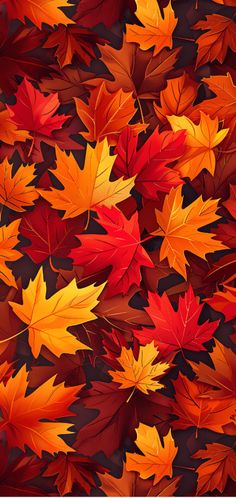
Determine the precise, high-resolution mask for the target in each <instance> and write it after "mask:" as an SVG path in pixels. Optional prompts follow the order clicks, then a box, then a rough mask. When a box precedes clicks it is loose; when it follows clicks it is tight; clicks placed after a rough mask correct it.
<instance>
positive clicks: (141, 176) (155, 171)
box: [114, 127, 185, 200]
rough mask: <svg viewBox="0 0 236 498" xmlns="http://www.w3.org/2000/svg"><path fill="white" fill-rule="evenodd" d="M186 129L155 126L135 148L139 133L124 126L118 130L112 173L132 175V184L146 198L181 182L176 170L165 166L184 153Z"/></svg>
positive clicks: (153, 197) (128, 176)
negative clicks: (165, 128)
mask: <svg viewBox="0 0 236 498" xmlns="http://www.w3.org/2000/svg"><path fill="white" fill-rule="evenodd" d="M184 142H185V133H184V132H181V131H180V132H178V133H173V132H170V131H164V132H162V133H159V130H158V128H156V130H154V132H153V133H152V135H150V137H149V138H148V139H147V141H146V142H145V143H144V144H143V146H142V147H140V148H139V149H138V150H137V146H138V137H137V135H135V133H134V132H133V130H132V128H130V127H126V128H125V129H124V130H123V132H122V133H121V134H120V137H119V140H118V144H117V147H116V149H115V153H116V154H117V158H116V161H115V164H114V173H115V174H116V175H118V176H124V177H125V178H130V177H132V176H135V187H136V189H137V190H138V191H139V192H140V193H141V194H142V195H144V197H146V198H147V199H154V200H155V199H156V198H157V194H158V192H169V191H170V189H171V187H177V185H180V184H181V183H182V180H181V179H180V176H179V174H178V172H177V171H175V170H173V169H171V168H167V167H166V166H167V165H169V164H170V163H172V162H173V161H175V160H176V159H178V158H179V157H181V156H182V155H183V154H184V151H185V147H184Z"/></svg>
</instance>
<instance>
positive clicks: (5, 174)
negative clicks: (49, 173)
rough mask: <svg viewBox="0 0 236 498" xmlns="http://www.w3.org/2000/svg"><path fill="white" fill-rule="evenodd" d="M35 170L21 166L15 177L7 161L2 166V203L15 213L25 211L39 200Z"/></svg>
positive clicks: (0, 178)
mask: <svg viewBox="0 0 236 498" xmlns="http://www.w3.org/2000/svg"><path fill="white" fill-rule="evenodd" d="M34 175H35V170H34V165H32V166H20V167H19V168H18V170H17V171H16V173H15V174H14V176H13V166H11V165H10V164H9V162H8V161H7V160H4V161H3V163H2V164H0V203H1V204H2V205H3V206H7V207H8V208H10V209H12V210H13V211H18V212H21V211H24V210H25V208H26V206H31V205H32V204H33V202H34V201H35V200H36V199H37V198H38V192H37V190H36V188H35V187H34V186H29V183H31V182H32V181H33V180H34Z"/></svg>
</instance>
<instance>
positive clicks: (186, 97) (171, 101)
mask: <svg viewBox="0 0 236 498" xmlns="http://www.w3.org/2000/svg"><path fill="white" fill-rule="evenodd" d="M197 86H198V85H197V83H196V82H195V81H193V80H191V79H190V77H189V76H188V74H186V73H184V74H183V75H182V76H179V77H178V78H173V79H171V80H168V81H167V87H166V88H165V89H164V90H162V91H161V92H160V105H159V106H158V105H157V104H156V103H154V110H155V113H156V115H157V117H158V118H159V119H160V121H161V122H162V123H165V122H166V121H167V116H171V115H173V114H174V115H175V116H182V115H183V114H184V115H185V116H188V115H189V114H190V113H191V110H192V104H193V102H194V100H195V99H196V97H197Z"/></svg>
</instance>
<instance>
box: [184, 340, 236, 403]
mask: <svg viewBox="0 0 236 498" xmlns="http://www.w3.org/2000/svg"><path fill="white" fill-rule="evenodd" d="M215 343H216V344H215V347H214V349H213V352H212V353H210V357H211V361H212V362H213V365H214V370H213V369H212V368H210V367H209V366H208V365H205V364H204V363H200V364H199V365H198V364H197V363H193V362H191V366H192V368H193V370H194V372H195V374H196V375H197V377H198V380H199V381H200V382H204V383H205V384H207V385H208V390H207V392H206V393H205V395H204V396H205V397H206V396H207V397H208V398H212V399H213V398H217V399H218V398H222V399H224V398H232V399H233V398H234V399H236V387H235V374H236V365H235V354H234V353H233V351H232V350H231V349H229V348H226V347H225V346H224V345H223V344H221V343H220V342H219V341H217V339H215Z"/></svg>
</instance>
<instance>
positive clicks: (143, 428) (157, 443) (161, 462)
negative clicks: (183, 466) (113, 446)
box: [126, 423, 178, 485]
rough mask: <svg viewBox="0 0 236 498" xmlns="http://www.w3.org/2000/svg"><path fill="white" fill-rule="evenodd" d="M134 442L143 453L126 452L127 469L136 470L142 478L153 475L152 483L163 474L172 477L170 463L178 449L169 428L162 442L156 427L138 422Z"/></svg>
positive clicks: (158, 480)
mask: <svg viewBox="0 0 236 498" xmlns="http://www.w3.org/2000/svg"><path fill="white" fill-rule="evenodd" d="M135 444H136V446H137V447H138V449H139V450H140V451H141V452H142V453H143V455H138V454H136V453H126V468H127V470H131V471H135V472H138V473H139V474H140V477H142V479H148V478H149V477H151V476H153V475H154V485H155V484H157V483H158V482H160V480H161V479H162V478H163V477H165V476H168V477H172V475H173V470H172V463H173V460H174V459H175V457H176V454H177V451H178V449H177V448H176V446H175V443H174V439H173V437H172V434H171V430H170V431H169V432H168V434H167V435H166V436H164V437H163V444H162V443H161V440H160V436H159V434H158V431H157V429H156V427H149V426H148V425H145V424H142V423H140V424H139V426H138V428H137V429H136V440H135Z"/></svg>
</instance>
